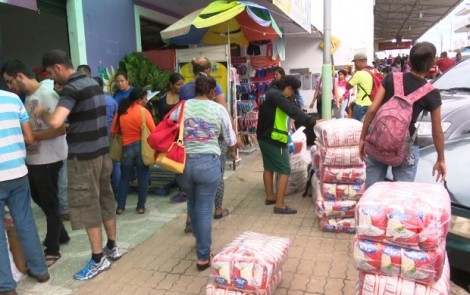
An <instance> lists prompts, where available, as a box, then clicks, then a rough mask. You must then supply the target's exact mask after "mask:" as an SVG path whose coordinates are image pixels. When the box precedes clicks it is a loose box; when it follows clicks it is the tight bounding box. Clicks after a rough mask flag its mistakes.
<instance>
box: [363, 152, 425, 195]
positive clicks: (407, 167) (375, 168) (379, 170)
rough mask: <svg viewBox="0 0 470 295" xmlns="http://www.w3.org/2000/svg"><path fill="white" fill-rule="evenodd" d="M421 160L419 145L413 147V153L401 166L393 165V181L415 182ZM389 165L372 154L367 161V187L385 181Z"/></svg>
mask: <svg viewBox="0 0 470 295" xmlns="http://www.w3.org/2000/svg"><path fill="white" fill-rule="evenodd" d="M418 162H419V147H418V146H417V145H414V146H412V147H411V154H410V155H409V156H408V158H406V159H405V161H403V163H402V164H401V165H400V166H397V167H392V174H393V181H406V182H413V181H414V180H415V177H416V170H417V169H418ZM387 170H388V165H385V164H383V163H381V162H379V161H377V160H375V159H373V158H372V157H370V156H367V161H366V188H368V187H370V186H371V185H373V184H374V183H376V182H379V181H384V179H385V176H386V175H387Z"/></svg>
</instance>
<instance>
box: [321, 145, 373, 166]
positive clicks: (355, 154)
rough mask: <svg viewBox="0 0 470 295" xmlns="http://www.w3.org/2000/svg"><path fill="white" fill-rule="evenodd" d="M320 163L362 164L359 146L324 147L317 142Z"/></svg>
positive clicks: (333, 164) (332, 164) (334, 164)
mask: <svg viewBox="0 0 470 295" xmlns="http://www.w3.org/2000/svg"><path fill="white" fill-rule="evenodd" d="M317 149H318V152H319V153H320V164H321V165H331V166H362V165H364V162H362V160H361V156H360V154H359V146H357V145H355V146H343V147H325V146H323V145H321V144H320V143H318V142H317Z"/></svg>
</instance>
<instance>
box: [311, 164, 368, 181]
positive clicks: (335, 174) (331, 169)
mask: <svg viewBox="0 0 470 295" xmlns="http://www.w3.org/2000/svg"><path fill="white" fill-rule="evenodd" d="M319 177H320V179H321V180H322V181H323V182H328V183H342V184H363V183H364V182H365V181H366V167H365V166H364V165H360V166H326V165H321V166H320V176H319Z"/></svg>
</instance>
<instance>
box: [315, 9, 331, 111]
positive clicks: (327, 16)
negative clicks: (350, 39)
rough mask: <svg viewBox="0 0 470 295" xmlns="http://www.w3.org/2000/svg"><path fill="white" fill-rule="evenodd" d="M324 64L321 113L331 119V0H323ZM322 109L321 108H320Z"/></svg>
mask: <svg viewBox="0 0 470 295" xmlns="http://www.w3.org/2000/svg"><path fill="white" fill-rule="evenodd" d="M323 7H324V9H323V30H324V34H323V44H324V46H323V66H322V75H321V81H322V95H321V102H322V103H321V105H322V108H321V114H322V118H323V119H331V98H332V93H333V88H332V86H333V85H332V84H333V81H332V80H333V79H332V69H331V68H332V66H331V50H330V48H331V0H323ZM318 111H320V110H318Z"/></svg>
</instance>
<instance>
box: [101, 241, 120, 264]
mask: <svg viewBox="0 0 470 295" xmlns="http://www.w3.org/2000/svg"><path fill="white" fill-rule="evenodd" d="M103 254H104V256H106V257H107V258H108V259H111V260H113V261H116V260H118V259H119V258H121V257H122V254H121V252H119V248H118V246H117V245H114V247H113V248H112V249H108V247H107V246H104V248H103Z"/></svg>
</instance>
